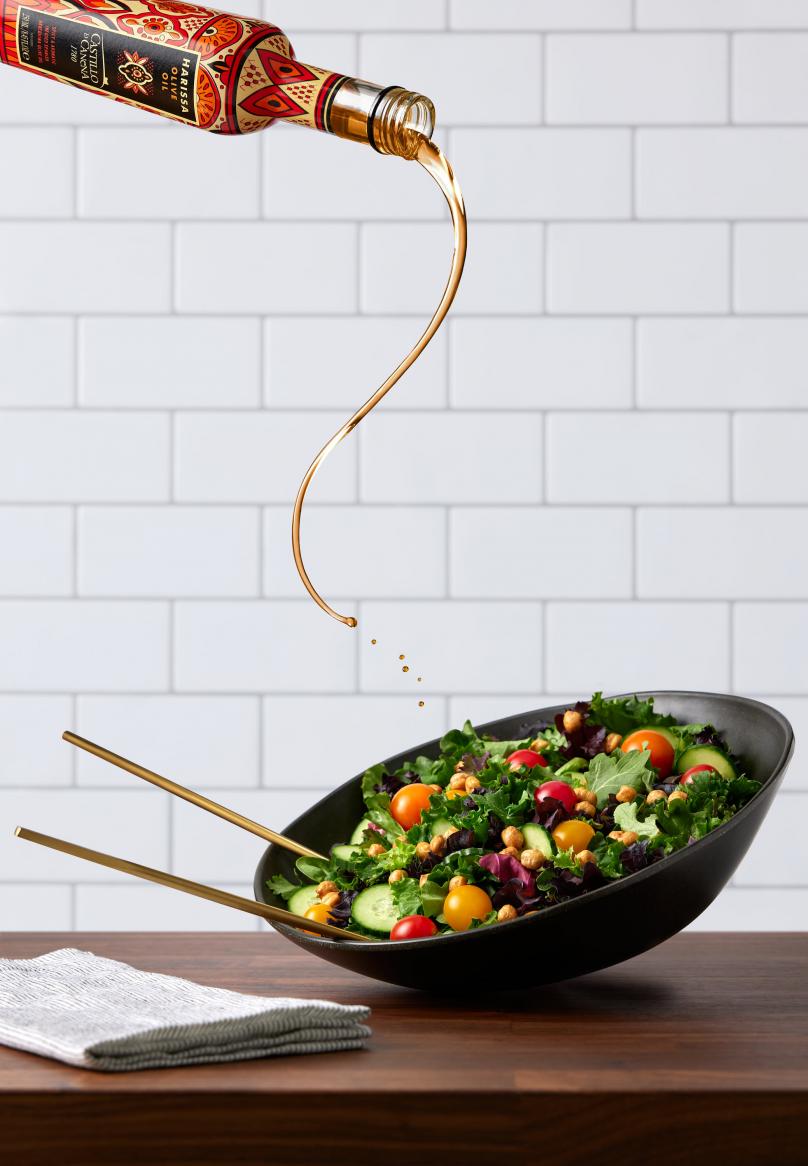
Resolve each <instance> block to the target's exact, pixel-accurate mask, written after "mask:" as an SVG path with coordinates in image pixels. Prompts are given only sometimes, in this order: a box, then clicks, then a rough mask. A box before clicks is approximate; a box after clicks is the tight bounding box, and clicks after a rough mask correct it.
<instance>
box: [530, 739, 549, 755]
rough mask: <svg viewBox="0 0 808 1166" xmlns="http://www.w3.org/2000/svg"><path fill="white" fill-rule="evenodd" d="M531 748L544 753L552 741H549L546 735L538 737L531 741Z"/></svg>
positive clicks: (535, 751)
mask: <svg viewBox="0 0 808 1166" xmlns="http://www.w3.org/2000/svg"><path fill="white" fill-rule="evenodd" d="M529 748H530V749H532V750H533V752H534V753H543V752H544V750H545V749H549V748H550V742H549V741H547V740H546V739H545V738H544V737H536V738H534V740H532V741H531V742H530V746H529Z"/></svg>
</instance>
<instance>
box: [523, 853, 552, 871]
mask: <svg viewBox="0 0 808 1166" xmlns="http://www.w3.org/2000/svg"><path fill="white" fill-rule="evenodd" d="M519 861H520V862H521V864H522V866H523V867H524V868H525V870H538V869H539V867H540V866H544V863H545V861H546V860H545V857H544V855H543V854H542V852H541V851H540V850H523V851H522V853H521V854H520V855H519Z"/></svg>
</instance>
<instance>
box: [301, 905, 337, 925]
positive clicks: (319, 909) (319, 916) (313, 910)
mask: <svg viewBox="0 0 808 1166" xmlns="http://www.w3.org/2000/svg"><path fill="white" fill-rule="evenodd" d="M303 918H304V919H313V920H314V922H315V923H330V922H331V910H330V908H329V907H326V905H325V903H312V905H311V906H310V907H307V908H306V910H305V911H304V912H303Z"/></svg>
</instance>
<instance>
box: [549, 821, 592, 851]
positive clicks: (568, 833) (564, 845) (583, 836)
mask: <svg viewBox="0 0 808 1166" xmlns="http://www.w3.org/2000/svg"><path fill="white" fill-rule="evenodd" d="M594 837H595V831H594V830H593V829H592V827H591V826H590V825H589V823H588V822H582V821H581V819H580V818H570V819H569V821H567V822H560V823H559V824H558V826H556V828H555V830H554V831H553V842H555V844H556V846H557V847H558V849H559V850H571V851H572V853H573V854H578V853H579V852H580V851H582V850H586V848H587V846H588V845H589V843H590V842H591V841H592V839H593V838H594Z"/></svg>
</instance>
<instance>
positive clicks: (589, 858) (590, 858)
mask: <svg viewBox="0 0 808 1166" xmlns="http://www.w3.org/2000/svg"><path fill="white" fill-rule="evenodd" d="M575 857H576V858H577V859H578V861H579V862H580V864H581V866H586V864H587V863H588V862H593V863H594V864H595V866H597V865H598V864H597V859H596V858H595V856H594V854H593V853H592V851H591V850H579V851H578V853H577V854H576V856H575Z"/></svg>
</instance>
